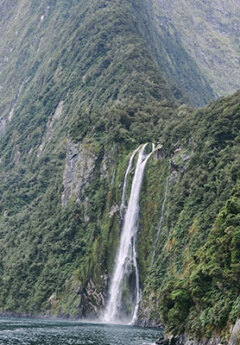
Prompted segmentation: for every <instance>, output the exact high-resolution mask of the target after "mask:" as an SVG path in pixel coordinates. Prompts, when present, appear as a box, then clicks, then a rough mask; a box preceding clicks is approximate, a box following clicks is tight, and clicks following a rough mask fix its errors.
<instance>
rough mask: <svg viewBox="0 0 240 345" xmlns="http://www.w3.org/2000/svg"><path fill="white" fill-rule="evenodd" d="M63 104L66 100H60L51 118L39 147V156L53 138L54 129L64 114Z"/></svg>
mask: <svg viewBox="0 0 240 345" xmlns="http://www.w3.org/2000/svg"><path fill="white" fill-rule="evenodd" d="M63 105H64V102H63V101H60V102H59V104H58V106H57V108H56V110H55V113H54V115H53V116H52V118H50V119H49V121H48V123H47V127H46V132H45V135H44V137H43V140H42V143H41V145H40V146H39V148H38V154H37V157H38V158H39V157H40V155H41V154H42V153H43V152H44V150H45V147H46V145H47V143H48V142H49V141H50V140H51V137H52V135H53V131H54V129H55V126H56V123H57V121H58V120H59V119H60V117H61V115H62V112H63Z"/></svg>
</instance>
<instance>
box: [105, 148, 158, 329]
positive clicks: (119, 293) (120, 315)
mask: <svg viewBox="0 0 240 345" xmlns="http://www.w3.org/2000/svg"><path fill="white" fill-rule="evenodd" d="M147 145H148V144H144V145H140V146H139V147H138V148H137V149H136V150H135V151H134V152H133V154H132V155H131V158H130V160H129V164H128V167H127V170H126V173H125V177H124V184H123V192H122V203H121V217H123V218H124V221H123V227H122V231H121V238H120V245H119V249H118V253H117V256H116V261H115V267H114V271H113V276H112V280H111V285H110V290H109V300H108V303H107V307H106V310H105V313H104V315H103V320H104V321H105V322H110V323H114V322H119V320H122V319H124V320H125V321H126V320H127V321H128V322H129V323H130V324H134V323H135V322H136V321H137V314H138V306H139V303H140V300H141V291H140V283H139V271H138V264H137V250H136V241H137V231H138V222H139V219H138V218H139V197H140V191H141V186H142V181H143V176H144V170H145V167H146V164H147V161H148V159H149V158H150V156H151V154H152V153H153V152H154V149H155V146H154V145H152V152H150V153H148V154H146V153H145V150H146V147H147ZM137 152H139V153H138V159H137V162H136V167H135V173H134V177H133V181H132V186H131V192H130V197H129V201H128V206H127V209H126V213H125V214H124V211H125V208H126V206H125V202H126V190H127V179H128V175H129V173H130V171H131V168H132V165H133V159H134V157H135V155H136V153H137ZM132 277H134V279H133V278H132ZM128 279H129V280H132V282H133V283H132V286H130V293H129V294H130V298H129V300H128V302H127V303H126V304H127V305H130V304H131V310H130V312H129V311H128V312H127V311H126V309H127V308H126V307H125V306H124V304H123V301H122V300H123V292H124V291H123V289H124V280H125V281H126V280H128ZM131 290H132V291H131ZM129 309H130V308H129ZM128 314H130V315H128Z"/></svg>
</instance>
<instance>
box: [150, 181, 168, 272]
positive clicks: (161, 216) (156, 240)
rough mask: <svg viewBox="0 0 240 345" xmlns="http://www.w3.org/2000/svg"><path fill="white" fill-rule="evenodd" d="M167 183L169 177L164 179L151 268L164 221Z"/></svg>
mask: <svg viewBox="0 0 240 345" xmlns="http://www.w3.org/2000/svg"><path fill="white" fill-rule="evenodd" d="M168 181H169V176H168V177H167V178H166V183H165V190H164V197H163V203H162V208H161V215H160V220H159V223H158V227H157V235H156V238H155V241H154V245H153V253H152V260H151V266H152V265H153V262H154V258H155V252H156V247H157V242H158V238H159V235H160V231H161V229H162V224H163V220H164V214H165V205H166V201H167V192H168Z"/></svg>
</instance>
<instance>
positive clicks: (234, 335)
mask: <svg viewBox="0 0 240 345" xmlns="http://www.w3.org/2000/svg"><path fill="white" fill-rule="evenodd" d="M239 344H240V319H238V320H237V322H236V323H235V325H234V327H233V328H232V331H231V337H230V341H229V345H239Z"/></svg>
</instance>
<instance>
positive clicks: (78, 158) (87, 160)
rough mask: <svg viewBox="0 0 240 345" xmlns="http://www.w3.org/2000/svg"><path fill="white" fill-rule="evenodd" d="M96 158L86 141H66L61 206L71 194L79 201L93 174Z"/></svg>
mask: <svg viewBox="0 0 240 345" xmlns="http://www.w3.org/2000/svg"><path fill="white" fill-rule="evenodd" d="M96 160H97V154H96V153H95V152H94V150H93V149H92V147H91V144H89V143H87V142H82V143H79V144H78V143H77V144H76V143H73V142H71V141H70V140H69V141H68V143H67V154H66V163H65V169H64V174H63V187H64V190H63V193H62V206H65V205H66V204H67V202H68V200H69V199H70V198H71V197H72V196H74V197H75V199H76V200H77V202H80V200H81V195H83V194H84V190H85V188H86V187H87V186H88V184H89V182H90V181H91V178H92V176H93V172H94V169H95V163H96Z"/></svg>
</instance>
